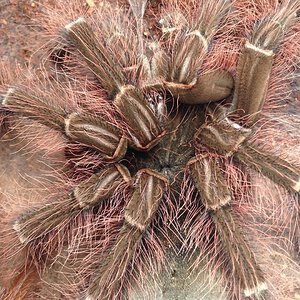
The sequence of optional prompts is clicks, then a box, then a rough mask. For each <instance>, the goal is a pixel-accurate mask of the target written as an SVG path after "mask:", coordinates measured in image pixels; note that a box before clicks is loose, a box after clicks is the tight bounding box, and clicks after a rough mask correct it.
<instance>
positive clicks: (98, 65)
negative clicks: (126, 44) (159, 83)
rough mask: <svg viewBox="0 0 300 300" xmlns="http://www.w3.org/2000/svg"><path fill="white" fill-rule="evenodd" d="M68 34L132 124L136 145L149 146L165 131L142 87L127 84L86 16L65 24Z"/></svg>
mask: <svg viewBox="0 0 300 300" xmlns="http://www.w3.org/2000/svg"><path fill="white" fill-rule="evenodd" d="M65 35H67V37H68V39H69V40H70V41H71V43H72V44H73V45H74V46H75V48H76V49H77V50H78V51H79V52H80V54H81V55H82V56H83V58H84V60H85V61H86V63H87V64H88V66H89V67H90V69H91V70H92V71H93V72H94V74H95V75H96V77H97V79H99V81H100V83H101V85H102V86H103V88H104V89H105V90H106V91H107V93H108V95H109V97H111V98H112V99H113V104H114V105H115V106H116V108H117V110H118V111H119V113H120V115H121V116H122V118H123V119H124V121H125V123H126V124H127V126H128V128H129V133H130V135H131V137H132V140H133V143H134V146H135V147H136V148H138V149H140V150H148V149H150V148H152V147H153V146H155V145H156V144H157V143H158V142H159V141H160V137H161V136H162V135H163V134H164V131H163V130H162V128H161V126H160V124H159V121H158V119H157V117H156V116H155V115H154V112H153V111H152V109H151V108H150V106H149V104H148V103H147V101H146V100H145V98H144V96H143V93H142V91H141V90H140V89H139V88H137V87H135V86H133V85H130V84H128V80H127V79H126V78H125V75H124V74H123V72H122V68H121V67H120V65H118V62H116V61H114V59H113V57H112V55H111V53H109V52H108V51H107V49H106V48H105V47H104V45H102V44H101V43H100V42H98V41H97V39H96V36H95V35H94V32H93V30H92V28H91V27H90V26H89V25H88V24H87V23H86V21H85V20H84V19H83V18H79V19H78V20H76V21H74V22H72V23H70V24H68V25H66V26H65Z"/></svg>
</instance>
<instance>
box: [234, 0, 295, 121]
mask: <svg viewBox="0 0 300 300" xmlns="http://www.w3.org/2000/svg"><path fill="white" fill-rule="evenodd" d="M297 5H298V4H297V3H296V2H295V3H293V2H292V1H291V2H289V3H288V4H285V5H282V8H281V9H280V10H278V11H277V12H276V13H275V14H274V15H271V16H269V17H268V19H267V20H261V22H260V23H259V24H258V25H257V26H256V28H255V30H254V32H253V33H252V36H251V37H250V39H249V40H247V41H246V43H245V45H244V49H243V50H242V53H241V54H240V57H239V60H238V65H237V74H236V79H235V90H234V95H233V102H232V107H231V110H232V111H234V112H235V113H236V115H237V116H238V117H244V116H246V117H248V118H249V119H248V120H247V125H249V126H250V125H252V124H253V123H254V122H255V121H256V120H257V119H258V116H259V113H260V111H261V109H262V107H263V105H264V102H265V100H266V95H267V90H268V84H269V79H270V75H271V71H272V63H273V60H274V55H275V53H274V49H275V48H276V47H277V46H278V45H279V43H280V41H281V39H282V37H283V36H284V33H285V31H286V29H287V28H289V27H290V26H291V25H292V24H293V23H294V22H295V21H296V13H295V12H296V11H297Z"/></svg>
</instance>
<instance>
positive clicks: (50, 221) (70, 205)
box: [13, 164, 130, 243]
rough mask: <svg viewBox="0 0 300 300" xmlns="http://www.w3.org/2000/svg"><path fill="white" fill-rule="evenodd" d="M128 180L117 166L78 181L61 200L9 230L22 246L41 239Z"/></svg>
mask: <svg viewBox="0 0 300 300" xmlns="http://www.w3.org/2000/svg"><path fill="white" fill-rule="evenodd" d="M129 180H130V174H129V171H128V170H127V168H126V167H124V166H123V165H120V164H114V165H112V166H109V167H107V168H105V169H103V170H101V171H100V172H98V173H96V174H94V175H92V176H91V177H90V178H88V179H86V180H84V181H82V182H81V183H80V184H79V185H78V186H76V187H75V188H74V189H73V191H72V192H70V193H69V195H68V196H66V197H65V198H64V199H60V201H58V202H56V203H51V204H48V205H45V206H44V207H42V208H38V209H37V210H35V211H31V212H28V213H25V214H23V215H21V217H19V218H18V219H17V220H16V221H15V223H14V225H13V228H14V230H15V231H16V232H17V233H18V236H19V239H20V241H21V242H22V243H28V242H30V241H31V240H34V239H36V238H38V237H42V236H45V235H46V234H47V233H49V232H50V231H52V230H55V228H56V227H57V226H58V225H59V224H62V223H63V222H65V221H66V219H68V218H69V217H71V216H73V215H76V214H78V212H79V211H80V210H82V209H85V208H88V207H92V206H95V205H98V204H99V203H100V202H101V201H104V200H105V199H107V198H109V197H111V196H112V194H113V193H114V191H115V190H116V189H117V188H118V186H119V185H120V184H122V183H123V182H128V181H129Z"/></svg>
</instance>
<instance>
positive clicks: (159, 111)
mask: <svg viewBox="0 0 300 300" xmlns="http://www.w3.org/2000/svg"><path fill="white" fill-rule="evenodd" d="M261 2H262V3H261V4H257V5H256V4H253V3H252V2H251V1H246V0H241V1H238V0H236V1H228V0H214V1H204V0H203V1H198V2H197V1H192V0H191V1H186V2H182V1H181V2H180V1H175V0H173V1H170V2H169V3H168V2H166V3H164V7H163V8H162V15H161V16H160V20H159V24H160V30H161V36H155V37H153V38H152V39H151V38H149V39H146V37H145V36H144V25H143V22H144V21H143V19H144V13H145V9H146V1H133V0H132V1H129V4H130V10H129V11H126V10H123V9H120V11H118V10H117V9H116V8H115V9H112V8H111V7H109V8H106V7H104V8H102V10H103V11H101V13H103V15H102V16H101V17H100V20H102V23H101V24H100V25H99V24H98V25H97V23H96V22H97V15H96V17H95V19H94V20H93V19H92V18H90V19H89V18H85V17H79V18H77V19H75V20H72V21H71V22H69V23H66V24H65V25H64V27H63V28H61V29H60V33H59V38H58V40H59V43H58V45H57V46H56V49H59V51H56V52H55V51H53V52H52V54H51V55H52V57H53V53H56V56H57V58H58V59H59V60H60V63H59V64H58V63H57V64H56V68H57V69H56V71H55V72H57V73H56V75H57V76H64V79H63V80H62V81H61V82H60V83H53V82H50V81H47V82H46V84H44V85H43V83H41V82H38V84H39V85H40V86H38V84H36V81H34V80H32V79H30V80H29V81H28V82H29V83H28V82H27V81H26V80H25V79H23V82H22V80H20V79H18V80H19V82H20V83H17V84H10V85H7V86H5V88H3V93H2V102H1V111H2V115H3V119H4V122H5V120H7V119H9V120H11V119H14V120H16V119H17V120H18V119H20V120H23V121H24V122H29V123H30V124H36V123H38V124H42V126H44V127H45V128H46V127H48V128H49V130H53V131H57V132H59V133H60V134H61V135H62V136H63V138H64V141H65V144H67V145H68V144H69V145H73V147H75V148H73V150H72V149H71V150H70V149H69V152H68V151H67V147H66V152H65V156H66V157H69V161H68V163H73V167H72V168H74V169H75V173H76V172H77V175H78V173H79V174H81V175H80V176H77V177H76V176H74V177H72V174H69V175H68V176H69V179H68V180H69V181H68V182H71V188H69V189H68V191H67V192H65V190H64V191H63V193H64V195H63V196H61V197H59V198H58V199H54V200H53V199H51V201H50V202H47V203H45V205H41V206H40V207H34V208H27V210H26V211H24V212H22V213H21V214H19V216H18V217H17V218H16V219H15V220H14V221H13V222H12V223H11V224H10V226H11V228H12V229H13V230H14V233H13V234H15V235H17V237H18V239H19V243H20V244H21V248H22V249H26V250H27V252H26V255H25V256H26V259H25V262H24V265H23V266H22V267H21V268H20V269H19V270H18V274H17V275H15V277H14V279H12V280H11V283H9V284H10V285H11V287H9V286H8V287H7V288H6V291H5V292H4V299H27V298H28V299H29V298H30V299H32V297H40V298H43V296H42V292H41V288H40V285H38V287H36V288H35V287H34V283H33V282H34V281H39V280H41V281H43V280H44V281H47V279H45V278H47V277H45V276H46V275H45V274H47V272H51V270H52V269H54V268H55V267H58V266H60V265H61V268H59V267H58V268H59V271H57V274H60V275H62V276H63V277H61V278H64V279H60V277H59V276H58V277H57V279H55V278H54V279H52V282H53V280H54V281H55V283H56V288H58V286H59V288H60V291H61V293H65V294H66V295H65V296H61V294H60V296H56V295H57V294H55V292H53V294H52V295H51V296H50V297H53V299H63V297H67V298H70V299H77V298H81V297H84V299H86V300H94V299H129V298H130V290H131V287H132V286H133V283H132V282H134V281H135V280H136V282H137V284H139V281H138V279H136V278H135V277H138V276H141V277H142V274H143V272H147V271H148V273H149V272H151V270H152V269H151V268H153V269H155V267H156V263H154V262H153V265H151V260H152V259H153V256H155V255H156V254H157V253H160V251H162V252H163V251H164V250H163V249H164V247H166V244H167V247H174V248H176V247H179V248H181V249H185V250H181V251H185V253H186V255H191V257H194V256H195V255H196V256H197V255H198V258H196V259H195V260H196V261H197V260H199V259H200V258H199V257H200V256H201V253H200V254H199V253H198V252H197V251H198V250H195V249H193V248H197V247H198V248H200V249H201V248H202V249H201V250H202V251H203V249H204V250H205V247H206V246H205V245H209V246H208V247H210V248H209V249H210V250H208V253H209V254H213V255H214V256H215V257H211V258H209V259H210V261H209V263H208V268H211V269H212V270H213V271H212V272H214V268H216V269H217V268H218V267H216V266H218V265H219V266H221V268H223V267H224V265H223V264H225V265H226V268H227V271H226V270H225V271H224V273H223V275H220V276H223V277H226V276H227V274H229V277H230V278H231V279H230V280H231V283H229V284H227V288H228V289H232V291H228V297H231V298H232V299H234V298H236V299H243V298H244V297H253V298H255V297H260V296H261V297H263V296H264V295H267V296H265V297H268V294H267V290H268V284H267V281H266V279H265V274H264V269H263V268H262V267H261V265H260V264H259V262H258V261H257V259H256V255H255V253H254V251H253V250H252V248H251V246H249V241H248V239H247V235H246V234H245V232H244V231H243V228H242V227H241V226H240V223H241V222H240V220H239V219H240V214H239V213H238V205H237V203H238V202H239V200H240V198H243V197H245V198H247V197H248V198H247V199H250V200H251V199H252V197H255V193H254V192H253V190H251V187H249V186H248V182H249V180H250V179H249V178H248V177H247V172H248V173H249V174H250V173H251V171H249V170H251V169H253V170H255V171H256V172H258V173H259V174H262V175H263V177H266V178H268V179H270V180H271V181H273V182H274V183H275V186H276V189H279V190H280V189H281V190H280V191H284V190H288V191H289V193H290V194H292V193H296V192H299V190H300V165H299V162H298V161H293V160H291V159H289V156H288V155H286V157H285V156H284V155H280V154H277V153H276V151H273V152H272V151H271V150H270V146H269V148H268V147H267V146H266V144H267V143H268V141H265V142H262V138H261V134H262V133H263V130H266V129H265V128H267V129H268V130H274V128H275V130H277V129H278V127H277V128H276V126H280V122H278V121H277V120H274V119H275V117H276V108H277V107H276V105H278V103H279V101H277V102H276V99H275V100H274V99H272V93H271V96H270V94H269V93H270V86H272V82H271V75H272V72H274V70H276V71H277V70H278V68H281V69H284V72H291V71H292V70H293V68H294V67H295V62H294V61H295V60H296V63H298V62H299V52H297V51H298V50H299V45H298V44H297V42H296V41H295V42H294V44H293V41H290V40H289V38H291V39H295V40H296V39H297V34H298V32H297V21H298V17H297V16H296V12H297V10H298V9H299V8H300V1H278V3H277V1H275V2H276V3H275V4H272V3H271V2H272V1H267V0H264V1H261ZM279 2H282V3H279ZM243 7H244V8H243ZM249 7H250V8H251V7H252V8H253V9H256V11H254V13H256V14H257V15H254V16H253V21H251V22H250V21H249V23H250V25H249V24H246V25H245V24H243V21H244V19H243V18H245V16H244V15H243V14H244V13H245V12H246V13H248V11H247V9H249V10H250V8H249ZM258 8H260V9H261V8H263V9H262V10H263V12H262V13H261V12H260V11H259V9H258ZM106 9H107V10H108V12H107V11H106ZM116 10H117V13H116ZM105 13H106V15H105ZM114 14H116V15H114ZM98 17H99V16H98ZM101 18H102V19H101ZM113 18H115V19H118V21H112V20H113ZM110 21H111V22H112V23H110ZM60 22H61V20H60ZM97 26H98V27H97ZM243 26H245V28H243ZM247 26H248V27H247ZM95 28H97V30H95ZM99 28H100V30H99ZM295 28H296V29H295ZM99 31H100V33H99ZM245 31H246V34H245ZM98 34H99V35H100V37H99V36H98ZM101 34H102V35H103V36H102V37H101ZM245 35H247V36H246V37H245ZM293 35H294V36H293ZM234 43H236V44H234ZM288 43H291V44H292V45H293V47H294V48H295V49H296V51H295V53H294V52H293V49H294V48H292V47H290V48H291V49H292V50H290V52H289V56H284V51H282V52H280V51H281V49H282V48H283V47H288V46H289V45H288ZM297 46H298V48H297ZM219 47H220V48H219ZM62 53H63V55H61V54H62ZM280 55H281V56H282V57H280ZM278 57H280V58H281V60H279V59H277V58H278ZM282 61H283V63H282V64H283V65H284V66H282V65H280V64H279V62H282ZM74 66H75V67H74ZM284 72H283V71H282V74H284ZM83 74H84V75H83ZM59 79H61V77H60V78H59ZM277 79H278V77H277ZM282 80H283V81H282V82H284V80H286V78H283V79H282ZM63 81H64V82H63ZM83 83H84V84H83ZM82 85H83V87H82ZM53 90H56V92H53ZM70 90H71V91H72V93H71V92H70ZM57 91H58V92H57ZM271 92H272V91H271ZM273 92H274V91H273ZM276 93H277V94H280V93H281V94H280V96H282V95H283V92H282V90H280V91H279V92H278V91H276V89H275V92H274V94H275V95H276ZM273 97H274V98H276V97H275V96H274V95H273ZM71 98H72V99H71ZM268 105H269V106H268ZM272 105H273V106H274V107H272ZM264 110H265V111H264ZM274 116H275V117H274ZM270 124H271V125H270ZM274 124H275V125H274ZM32 126H34V125H32ZM268 126H269V127H268ZM271 142H272V140H270V143H271ZM272 146H274V147H275V145H274V144H273V145H272ZM272 146H271V147H272ZM296 146H297V144H296V145H295V147H296ZM71 148H72V147H71ZM74 149H75V150H74ZM76 151H77V152H78V153H79V154H77V152H76ZM295 151H296V149H295ZM76 156H78V157H79V158H76ZM85 159H87V163H86V162H84V160H85ZM93 159H94V160H93ZM85 163H86V164H85ZM81 165H83V168H86V169H88V172H86V174H83V173H80V172H82V170H81V168H80V166H81ZM249 176H250V175H249ZM280 193H284V192H280ZM246 202H247V201H246ZM293 205H297V204H296V203H294V204H293ZM204 219H205V222H206V224H204V223H203V228H200V225H199V224H202V223H201V222H204V221H203V220H204ZM295 226H297V224H296V225H295ZM204 228H210V229H209V230H207V231H206V230H205V229H204ZM196 229H197V230H200V231H201V230H203V231H202V232H203V233H201V232H198V233H195V230H196ZM11 234H12V233H10V235H11ZM198 235H199V237H198ZM196 241H197V243H196ZM193 243H194V246H191V244H193ZM201 243H202V246H201ZM214 249H215V252H214ZM16 252H17V251H16ZM146 253H149V257H148V258H147V257H145V256H147V254H146ZM197 253H198V254H197ZM161 255H163V254H161ZM158 256H159V255H158ZM142 259H145V260H146V261H147V262H148V269H147V271H144V270H143V268H140V271H136V270H135V269H136V268H138V265H139V263H140V264H141V265H142V266H145V264H146V263H144V265H143V264H142V263H141V262H140V261H141V260H142ZM156 259H157V258H156ZM157 260H159V259H157ZM213 260H214V262H212V261H213ZM222 260H224V262H222ZM220 261H221V262H220ZM210 263H211V267H210ZM89 264H90V265H89ZM159 264H160V262H157V265H158V266H157V268H159ZM224 268H225V267H224ZM32 270H35V271H32ZM149 270H150V271H149ZM228 270H229V271H228ZM35 272H36V273H37V275H33V274H35ZM222 272H223V271H222V270H221V271H220V272H219V273H222ZM226 272H227V273H226ZM215 273H216V274H214V276H215V277H218V276H219V275H218V274H219V273H218V272H216V271H215ZM224 274H225V275H224ZM35 276H36V277H35ZM68 276H69V277H68ZM36 278H37V279H36ZM74 278H75V279H74ZM60 280H62V281H63V282H62V283H61V286H60V283H59V281H60ZM72 280H74V282H75V284H74V282H73V281H72ZM223 280H224V279H223ZM230 280H229V281H230ZM68 281H69V282H68ZM71 281H72V283H70V282H71ZM227 281H228V280H227ZM49 282H50V283H49V285H51V280H50V281H49ZM225 282H226V278H225ZM68 284H70V286H71V288H68V290H67V291H62V290H63V289H64V288H66V287H67V285H68ZM225 285H226V284H225ZM15 286H17V287H18V288H17V289H16V288H13V287H15ZM72 289H73V290H72ZM38 295H39V296H38ZM44 297H45V296H44ZM47 297H48V298H49V296H47ZM199 297H200V296H199ZM38 299H39V298H38ZM151 299H154V296H152V298H151ZM199 299H200V298H199ZM267 299H269V298H267Z"/></svg>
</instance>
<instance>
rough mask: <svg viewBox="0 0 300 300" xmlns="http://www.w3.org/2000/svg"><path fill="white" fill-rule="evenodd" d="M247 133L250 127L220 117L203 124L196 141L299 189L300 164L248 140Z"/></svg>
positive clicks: (294, 189) (283, 183)
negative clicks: (269, 151)
mask: <svg viewBox="0 0 300 300" xmlns="http://www.w3.org/2000/svg"><path fill="white" fill-rule="evenodd" d="M250 134H251V130H250V129H248V128H245V127H242V126H240V125H239V124H237V123H234V122H233V121H231V120H229V119H228V118H223V119H222V120H219V121H215V122H213V123H211V124H206V125H204V126H202V127H201V128H200V129H199V130H198V131H197V132H196V134H195V141H196V142H201V144H203V145H205V146H207V147H208V148H211V149H213V150H215V151H217V152H218V153H219V154H221V155H225V156H231V155H234V156H235V157H236V158H237V159H238V160H240V161H241V162H242V163H244V164H245V165H246V166H250V167H252V168H253V169H255V170H257V171H259V172H261V173H263V174H264V175H265V176H266V177H268V178H270V179H271V180H273V181H274V182H276V183H278V184H281V185H283V186H285V187H286V188H288V189H290V190H291V191H294V192H299V190H300V168H299V167H298V166H296V165H295V164H292V163H289V162H287V161H286V160H284V159H281V158H280V157H278V156H274V155H272V154H268V153H266V152H265V151H263V150H261V149H260V148H259V147H258V146H256V145H255V144H252V143H250V142H248V138H249V137H250Z"/></svg>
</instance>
